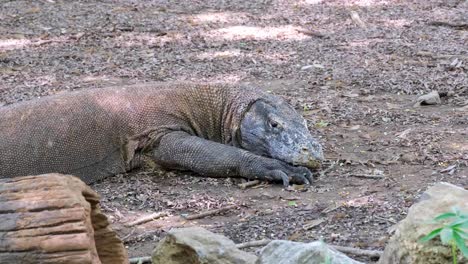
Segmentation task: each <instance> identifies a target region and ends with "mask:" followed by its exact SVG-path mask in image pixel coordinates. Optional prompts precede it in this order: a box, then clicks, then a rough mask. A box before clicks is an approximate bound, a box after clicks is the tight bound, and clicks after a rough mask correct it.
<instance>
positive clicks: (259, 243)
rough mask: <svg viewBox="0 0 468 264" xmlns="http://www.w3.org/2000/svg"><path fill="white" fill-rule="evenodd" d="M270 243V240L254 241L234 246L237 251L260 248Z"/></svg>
mask: <svg viewBox="0 0 468 264" xmlns="http://www.w3.org/2000/svg"><path fill="white" fill-rule="evenodd" d="M270 242H271V239H262V240H254V241H248V242H244V243H239V244H236V247H237V248H238V249H241V248H248V247H262V246H266V245H267V244H268V243H270Z"/></svg>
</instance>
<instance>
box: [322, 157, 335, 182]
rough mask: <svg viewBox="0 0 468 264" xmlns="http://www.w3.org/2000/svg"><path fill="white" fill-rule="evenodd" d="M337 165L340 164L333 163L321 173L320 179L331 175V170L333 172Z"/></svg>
mask: <svg viewBox="0 0 468 264" xmlns="http://www.w3.org/2000/svg"><path fill="white" fill-rule="evenodd" d="M337 163H338V161H336V162H332V163H331V164H330V166H329V167H328V168H326V169H324V170H323V171H321V172H320V173H319V177H320V178H323V177H325V175H326V174H327V173H329V172H330V171H331V170H333V169H334V168H335V166H336V164H337Z"/></svg>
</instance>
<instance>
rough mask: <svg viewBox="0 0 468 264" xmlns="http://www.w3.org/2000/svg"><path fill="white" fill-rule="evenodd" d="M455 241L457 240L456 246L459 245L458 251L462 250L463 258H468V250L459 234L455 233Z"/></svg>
mask: <svg viewBox="0 0 468 264" xmlns="http://www.w3.org/2000/svg"><path fill="white" fill-rule="evenodd" d="M453 239H454V240H455V244H456V245H457V247H458V249H460V251H461V253H462V254H463V256H465V257H468V248H467V247H466V244H465V240H464V239H463V238H461V236H460V235H459V234H458V233H457V232H454V233H453Z"/></svg>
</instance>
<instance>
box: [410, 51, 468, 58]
mask: <svg viewBox="0 0 468 264" xmlns="http://www.w3.org/2000/svg"><path fill="white" fill-rule="evenodd" d="M416 56H420V57H429V58H432V59H454V58H458V59H461V60H468V56H462V55H455V54H434V53H432V52H429V51H418V52H416Z"/></svg>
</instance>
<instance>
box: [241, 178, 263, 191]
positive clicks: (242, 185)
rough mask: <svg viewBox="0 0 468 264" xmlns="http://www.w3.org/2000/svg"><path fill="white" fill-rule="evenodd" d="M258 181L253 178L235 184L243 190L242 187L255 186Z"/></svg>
mask: <svg viewBox="0 0 468 264" xmlns="http://www.w3.org/2000/svg"><path fill="white" fill-rule="evenodd" d="M259 183H260V181H259V180H253V181H248V182H244V183H241V184H238V185H237V186H239V188H241V189H242V190H244V189H247V188H249V187H252V186H255V185H257V184H259Z"/></svg>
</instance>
